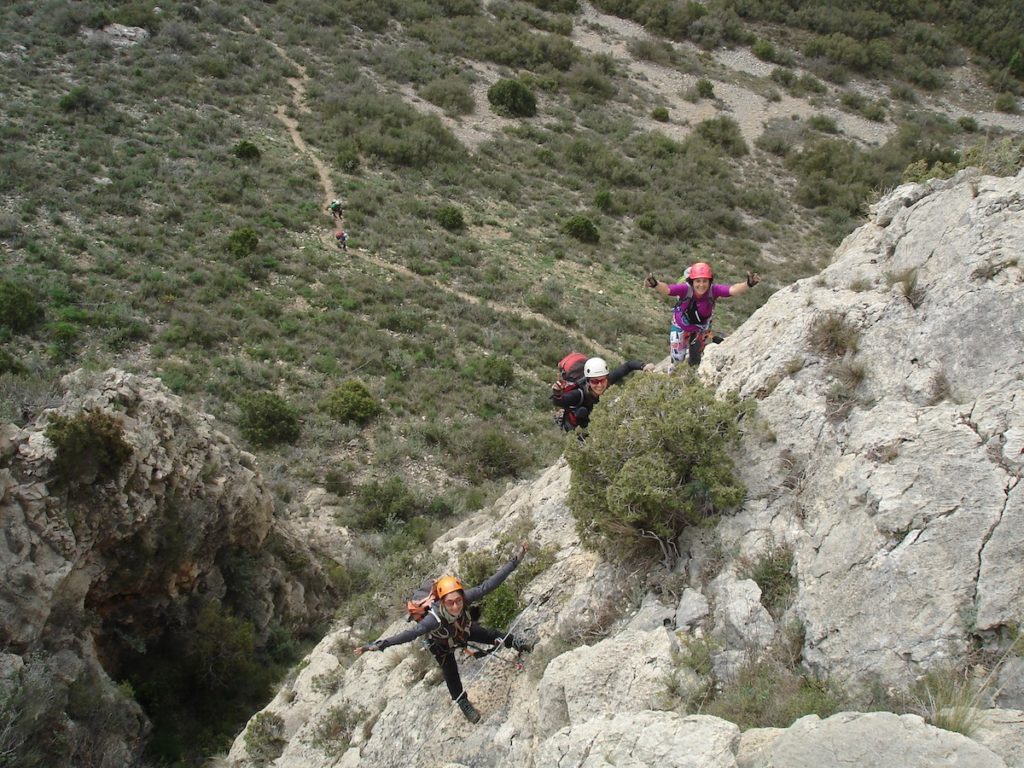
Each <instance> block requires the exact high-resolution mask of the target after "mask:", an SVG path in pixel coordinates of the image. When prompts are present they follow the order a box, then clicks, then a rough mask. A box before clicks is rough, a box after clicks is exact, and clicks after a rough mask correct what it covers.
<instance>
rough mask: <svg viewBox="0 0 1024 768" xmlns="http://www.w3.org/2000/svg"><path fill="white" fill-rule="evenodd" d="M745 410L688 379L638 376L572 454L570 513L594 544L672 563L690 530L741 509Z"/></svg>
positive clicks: (572, 448)
mask: <svg viewBox="0 0 1024 768" xmlns="http://www.w3.org/2000/svg"><path fill="white" fill-rule="evenodd" d="M613 396H614V395H613ZM745 408H746V406H744V405H742V404H740V403H739V402H738V401H737V400H735V399H729V400H725V401H721V400H717V399H715V396H714V394H713V393H712V392H711V391H710V390H708V389H707V388H705V387H704V386H702V385H700V384H699V383H697V382H696V381H694V380H691V379H690V377H688V376H684V377H666V376H652V375H644V374H637V375H634V377H633V381H631V382H630V383H629V384H628V386H627V387H626V390H625V392H623V393H622V394H621V396H620V397H619V398H618V399H617V400H615V401H614V402H610V403H608V404H607V405H605V404H602V405H601V407H600V408H598V409H597V410H596V411H595V414H594V417H593V419H592V420H591V422H590V430H589V437H588V439H587V440H586V441H585V442H582V443H573V445H571V446H570V448H569V450H568V460H569V466H570V467H571V468H572V483H571V486H570V490H569V507H570V509H571V510H572V513H573V516H574V517H575V518H576V527H577V529H578V530H579V532H580V536H581V538H582V539H583V541H584V543H586V544H588V545H589V546H592V547H595V548H597V549H602V550H605V551H609V552H611V551H615V552H617V553H620V554H625V553H628V552H630V551H634V552H635V551H638V550H643V549H649V550H651V551H655V552H656V551H657V550H658V548H659V545H660V548H661V551H662V554H663V556H665V557H666V558H667V559H669V560H671V557H670V556H669V553H670V552H671V550H672V542H673V541H674V540H675V538H676V537H678V536H679V534H680V533H682V531H683V530H684V529H685V528H687V527H688V526H692V525H702V524H705V523H707V522H709V521H712V520H713V519H714V518H715V517H717V516H718V515H720V514H721V513H722V512H724V511H725V510H727V509H729V508H731V507H735V506H736V505H738V504H739V503H740V502H741V501H742V500H743V495H744V493H745V491H744V488H743V486H742V485H741V484H740V482H739V480H737V478H736V477H735V475H734V473H733V461H732V458H731V456H730V455H729V449H730V447H731V446H733V445H734V444H735V443H736V442H737V441H738V439H739V428H738V426H737V419H738V418H739V416H740V414H741V413H743V412H744V410H745Z"/></svg>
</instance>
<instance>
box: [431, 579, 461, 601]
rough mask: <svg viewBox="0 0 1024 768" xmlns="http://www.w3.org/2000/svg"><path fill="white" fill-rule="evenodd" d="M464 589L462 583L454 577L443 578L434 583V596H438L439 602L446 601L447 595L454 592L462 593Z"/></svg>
mask: <svg viewBox="0 0 1024 768" xmlns="http://www.w3.org/2000/svg"><path fill="white" fill-rule="evenodd" d="M463 589H464V588H463V586H462V582H460V581H459V580H458V579H456V578H455V577H454V576H442V577H441V578H440V579H438V580H437V581H435V582H434V594H435V595H437V599H438V600H442V599H444V596H445V595H449V594H451V593H452V592H461V591H462V590H463Z"/></svg>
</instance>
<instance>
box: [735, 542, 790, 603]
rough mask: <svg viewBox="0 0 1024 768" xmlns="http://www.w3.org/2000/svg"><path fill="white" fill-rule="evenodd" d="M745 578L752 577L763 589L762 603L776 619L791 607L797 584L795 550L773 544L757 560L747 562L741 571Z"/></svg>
mask: <svg viewBox="0 0 1024 768" xmlns="http://www.w3.org/2000/svg"><path fill="white" fill-rule="evenodd" d="M740 575H741V576H742V577H743V578H745V579H752V580H753V581H754V582H755V583H756V584H757V586H758V587H760V589H761V604H762V605H763V606H764V607H765V608H767V609H768V613H770V614H771V615H772V617H773V618H774V619H776V620H777V619H778V618H779V617H780V616H782V614H783V613H785V611H786V609H787V608H789V604H790V599H791V597H792V595H793V592H794V590H795V589H796V585H795V583H794V581H795V579H794V578H793V550H792V549H791V548H789V547H777V546H772V547H769V549H768V550H767V551H766V552H764V553H763V554H762V555H761V556H760V557H758V558H757V560H756V561H754V562H752V563H747V564H746V565H745V566H744V567H743V568H742V569H741V571H740Z"/></svg>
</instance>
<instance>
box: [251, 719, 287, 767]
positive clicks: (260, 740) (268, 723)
mask: <svg viewBox="0 0 1024 768" xmlns="http://www.w3.org/2000/svg"><path fill="white" fill-rule="evenodd" d="M287 744H288V740H287V739H286V738H285V734H284V720H282V719H281V716H280V715H276V714H274V713H273V712H260V713H259V714H258V715H256V717H254V718H253V719H252V721H251V722H250V723H249V727H248V728H246V729H245V749H246V751H247V752H248V753H249V757H250V758H251V759H252V760H253V761H254V762H255V764H256V765H268V764H269V763H272V762H273V761H274V760H276V759H277V758H279V757H280V756H281V753H283V752H284V748H285V746H287Z"/></svg>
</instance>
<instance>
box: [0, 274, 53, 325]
mask: <svg viewBox="0 0 1024 768" xmlns="http://www.w3.org/2000/svg"><path fill="white" fill-rule="evenodd" d="M42 319H43V308H42V307H41V306H40V305H39V302H38V300H37V299H36V295H35V294H34V293H33V292H32V291H31V290H29V289H28V288H26V287H24V286H22V285H19V284H18V283H12V282H9V281H7V280H0V326H5V327H7V328H10V329H11V330H12V331H13V332H14V333H24V332H25V331H28V330H30V329H31V328H32V327H33V326H35V325H36V324H37V323H38V322H39V321H40V320H42Z"/></svg>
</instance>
